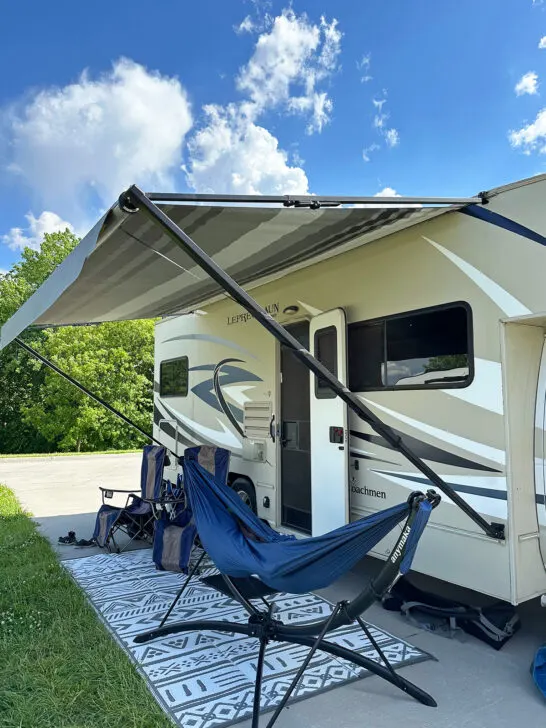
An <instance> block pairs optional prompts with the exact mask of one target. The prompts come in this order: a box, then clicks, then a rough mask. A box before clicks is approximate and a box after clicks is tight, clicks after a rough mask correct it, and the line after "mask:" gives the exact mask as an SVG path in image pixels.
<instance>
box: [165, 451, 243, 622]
mask: <svg viewBox="0 0 546 728" xmlns="http://www.w3.org/2000/svg"><path fill="white" fill-rule="evenodd" d="M229 458H230V453H229V451H228V450H223V449H222V448H218V447H213V446H207V445H203V446H199V447H190V448H187V449H186V451H185V452H184V457H183V458H181V462H182V464H183V463H184V461H185V460H188V461H190V460H191V461H194V462H197V463H199V464H200V465H201V466H202V467H203V468H204V469H205V470H206V471H207V472H208V473H210V474H211V475H212V476H214V477H215V478H216V479H217V480H218V481H219V482H220V483H222V484H226V483H227V477H228V472H229ZM182 482H183V479H182V478H179V481H178V482H177V486H176V488H175V489H173V490H172V491H171V492H170V493H167V494H166V497H165V499H164V500H163V501H162V503H161V506H160V507H159V508H157V509H156V514H157V515H158V520H157V521H156V524H155V533H154V548H153V555H152V559H153V562H154V564H155V566H156V569H159V570H160V571H173V572H178V573H182V574H187V573H188V571H189V568H190V567H189V564H190V557H191V554H192V549H193V546H194V544H195V539H196V536H197V529H196V527H195V522H194V519H193V513H192V510H191V508H190V507H189V505H188V503H187V499H186V497H185V496H184V494H183V487H182ZM204 556H205V552H204V551H203V550H202V551H201V554H200V556H199V558H198V560H197V562H196V564H195V565H194V567H193V568H192V570H191V574H190V576H189V577H188V579H187V580H186V581H185V583H184V584H183V585H182V588H181V589H180V591H179V592H178V594H177V595H176V596H175V598H174V600H173V602H172V604H171V605H170V607H169V609H168V610H167V613H166V614H165V616H164V617H163V619H162V620H161V623H160V625H159V626H160V627H162V626H163V625H164V624H165V622H166V621H167V620H168V618H169V616H170V614H171V612H172V610H173V609H174V608H175V606H176V604H177V603H178V600H179V599H180V597H181V596H182V594H183V592H184V589H185V587H186V586H187V584H188V583H189V580H190V579H191V578H192V576H194V575H195V573H196V570H197V569H198V568H199V566H200V564H201V562H202V560H203V558H204Z"/></svg>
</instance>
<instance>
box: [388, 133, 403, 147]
mask: <svg viewBox="0 0 546 728" xmlns="http://www.w3.org/2000/svg"><path fill="white" fill-rule="evenodd" d="M385 141H386V142H387V146H389V147H396V146H398V144H399V143H400V134H399V133H398V131H397V130H396V129H387V131H386V132H385Z"/></svg>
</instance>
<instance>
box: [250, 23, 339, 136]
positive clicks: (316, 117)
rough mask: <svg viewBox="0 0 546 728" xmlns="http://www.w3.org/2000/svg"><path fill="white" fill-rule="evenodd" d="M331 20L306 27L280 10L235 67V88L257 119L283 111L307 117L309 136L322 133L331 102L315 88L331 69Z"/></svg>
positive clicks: (334, 54)
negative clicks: (246, 57)
mask: <svg viewBox="0 0 546 728" xmlns="http://www.w3.org/2000/svg"><path fill="white" fill-rule="evenodd" d="M337 25H338V23H337V20H336V19H335V18H334V19H333V20H332V21H331V22H330V23H328V22H327V21H326V19H325V18H324V17H322V18H321V21H320V25H315V24H312V23H311V22H310V21H309V19H308V18H307V16H306V15H305V14H303V15H300V16H298V15H296V14H295V13H294V11H293V10H284V11H283V12H282V13H281V15H278V16H277V17H276V18H274V20H273V21H272V25H271V28H270V29H269V30H268V31H267V32H264V33H262V34H261V35H260V36H259V37H258V40H257V42H256V46H255V49H254V53H253V55H252V57H251V59H250V60H249V62H248V63H247V64H246V65H245V66H244V67H243V68H241V70H240V72H239V75H238V77H237V88H238V89H239V91H242V92H243V93H245V94H247V95H248V97H249V98H250V101H251V102H252V104H253V106H254V114H255V115H256V116H257V115H259V114H260V113H262V112H263V111H264V110H266V109H274V108H276V107H285V108H287V109H288V110H289V111H292V112H298V113H305V114H308V115H309V116H310V119H311V120H310V122H309V125H308V128H307V131H308V132H309V133H311V132H313V131H322V129H323V127H324V125H325V124H326V123H327V122H328V121H329V119H330V113H331V110H332V101H331V99H330V98H329V97H328V95H327V93H326V92H325V91H319V90H318V88H317V87H318V85H319V84H320V83H321V82H323V81H325V80H326V79H327V78H328V77H329V76H331V75H332V74H333V73H334V72H335V71H336V70H337V64H338V56H339V53H340V50H341V37H342V34H341V32H340V31H339V29H338V27H337Z"/></svg>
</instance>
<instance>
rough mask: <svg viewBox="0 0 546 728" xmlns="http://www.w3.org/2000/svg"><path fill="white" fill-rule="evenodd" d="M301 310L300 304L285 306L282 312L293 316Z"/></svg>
mask: <svg viewBox="0 0 546 728" xmlns="http://www.w3.org/2000/svg"><path fill="white" fill-rule="evenodd" d="M299 310H300V308H299V306H287V307H286V308H283V310H282V312H283V313H285V314H286V315H287V316H293V315H294V314H295V313H298V311H299Z"/></svg>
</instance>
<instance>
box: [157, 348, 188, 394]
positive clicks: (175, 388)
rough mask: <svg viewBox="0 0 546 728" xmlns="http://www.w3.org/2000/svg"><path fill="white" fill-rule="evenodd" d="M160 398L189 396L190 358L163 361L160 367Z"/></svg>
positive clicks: (183, 357)
mask: <svg viewBox="0 0 546 728" xmlns="http://www.w3.org/2000/svg"><path fill="white" fill-rule="evenodd" d="M159 369H160V371H159V396H160V397H187V396H188V357H187V356H181V357H180V358H179V359H169V361H162V362H161V364H160V367H159Z"/></svg>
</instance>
